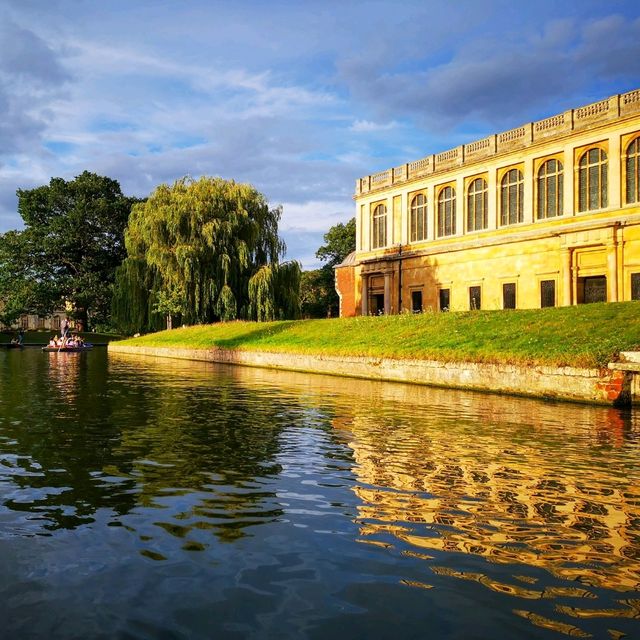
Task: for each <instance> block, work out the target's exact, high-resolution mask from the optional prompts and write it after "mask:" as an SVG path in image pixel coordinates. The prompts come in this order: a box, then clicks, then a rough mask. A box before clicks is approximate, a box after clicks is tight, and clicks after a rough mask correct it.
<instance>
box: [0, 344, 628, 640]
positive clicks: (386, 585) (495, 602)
mask: <svg viewBox="0 0 640 640" xmlns="http://www.w3.org/2000/svg"><path fill="white" fill-rule="evenodd" d="M58 355H59V356H60V357H59V358H56V357H55V356H58ZM0 356H2V357H0V383H1V384H0V537H2V538H3V539H4V540H5V541H8V540H10V539H17V540H20V539H22V538H26V537H28V536H47V537H50V538H52V539H53V541H54V542H55V540H57V539H60V540H62V539H64V540H66V541H67V544H69V538H68V537H67V534H73V535H74V536H76V535H77V536H79V537H82V540H83V543H82V544H83V546H82V547H78V549H79V548H82V554H83V555H84V556H85V557H86V562H87V563H89V562H91V563H93V564H95V563H98V564H99V565H100V566H103V567H112V566H117V564H118V562H123V563H125V564H126V565H127V575H128V580H129V583H130V584H131V585H134V584H136V583H137V581H141V584H144V585H145V586H144V588H145V589H147V591H146V593H148V589H149V588H150V587H149V584H154V583H155V581H157V580H158V576H159V575H165V574H166V575H167V576H170V577H171V579H172V580H178V577H179V576H180V577H182V576H183V575H191V576H192V578H191V580H192V581H191V582H190V583H189V585H190V586H187V584H186V583H184V582H180V580H178V582H177V583H176V584H179V585H182V586H180V587H178V590H177V591H173V590H171V592H170V593H168V594H166V595H167V598H168V599H162V598H161V597H160V596H158V598H159V599H158V600H157V601H156V605H158V606H161V607H166V608H167V610H168V611H171V612H173V611H174V609H173V607H174V603H173V600H175V599H179V595H180V594H183V595H184V597H185V598H187V599H191V600H198V598H200V597H203V596H201V595H200V594H204V593H208V592H209V591H211V590H213V591H212V593H214V592H215V594H216V602H224V603H226V604H227V605H228V606H227V607H226V608H224V609H222V610H221V609H216V608H215V607H213V605H212V603H211V602H205V601H202V603H201V604H202V607H203V608H202V609H201V610H199V611H205V610H206V611H208V612H211V611H214V610H215V611H217V615H218V622H219V624H223V623H222V622H221V621H226V622H225V624H226V623H228V624H229V625H230V626H228V627H225V630H226V632H227V634H229V633H231V634H232V635H233V632H238V633H239V634H240V636H243V635H244V636H245V637H246V633H244V632H240V631H238V629H244V631H246V630H247V628H246V627H245V626H242V625H244V624H245V621H246V620H245V619H246V618H247V617H248V618H250V619H251V620H252V621H253V622H252V623H251V624H252V625H253V626H252V627H251V628H253V629H255V630H262V631H263V632H264V630H265V628H266V627H265V624H267V623H266V622H265V620H269V621H270V622H269V624H273V625H275V627H274V628H278V629H279V630H280V632H281V634H283V635H284V636H287V635H289V636H290V637H305V636H309V637H326V636H327V635H332V634H335V633H339V634H342V635H343V636H344V635H345V634H347V635H349V634H350V635H351V636H358V635H363V633H364V630H365V629H369V631H370V633H369V635H372V636H376V637H387V636H385V633H386V631H385V630H388V632H389V636H388V637H392V636H393V637H395V635H397V632H398V629H402V630H403V631H404V630H406V631H411V633H407V634H406V635H411V634H412V633H414V632H415V633H417V632H418V630H419V629H420V628H422V626H421V625H422V623H421V622H420V621H421V620H423V618H424V615H426V614H425V612H428V615H429V617H430V621H431V625H432V627H433V629H435V631H434V633H435V635H436V636H438V637H469V633H471V635H473V636H474V637H477V638H484V637H487V638H488V637H496V636H497V635H500V633H499V628H500V625H508V626H509V628H511V629H513V630H514V631H513V634H512V637H525V636H524V635H523V634H527V635H526V637H553V635H555V634H558V633H560V634H564V635H570V636H577V637H587V636H589V635H591V636H596V637H615V634H623V633H626V634H628V635H630V636H631V637H632V636H633V633H634V632H635V633H640V631H639V630H640V626H639V623H638V619H639V618H640V609H639V606H638V603H639V600H638V598H639V597H640V594H639V593H638V592H639V591H640V463H639V458H638V453H639V451H640V418H639V416H638V413H637V412H636V413H632V412H627V413H624V412H620V411H618V410H615V409H606V408H597V407H589V406H582V405H567V404H552V403H542V402H536V401H531V400H518V399H507V398H502V397H499V396H491V395H482V394H470V393H465V392H456V391H447V390H440V389H428V388H421V387H415V386H406V385H400V384H384V383H378V382H366V381H359V380H348V379H339V378H331V377H325V376H309V375H303V374H294V373H288V372H277V371H265V370H259V369H250V368H241V367H221V366H217V365H207V364H202V363H189V362H181V361H175V360H155V359H153V358H136V357H132V356H124V355H123V356H119V355H118V356H116V355H112V356H111V357H109V358H108V359H107V354H106V352H104V351H102V352H100V351H94V352H92V353H91V354H41V353H24V354H13V353H8V354H0ZM16 356H23V357H16ZM24 356H26V357H24ZM52 356H53V357H52ZM116 532H120V533H116ZM73 539H74V538H72V540H73ZM79 539H80V538H78V540H79ZM73 548H76V547H74V544H73V543H71V549H73ZM66 553H67V554H68V553H69V552H66ZM56 557H57V558H66V557H67V556H66V555H65V554H64V553H62V552H60V551H58V552H57V555H56ZM23 562H24V563H26V564H28V563H27V561H26V560H23ZM60 562H61V560H60ZM65 562H66V560H65ZM141 562H144V563H146V564H140V563H141ZM149 563H150V564H151V565H153V566H154V567H158V569H153V570H152V569H149ZM114 571H115V569H114ZM150 571H151V572H152V573H151V576H152V577H147V576H148V575H149V572H150ZM25 572H26V569H25ZM158 572H160V573H158ZM162 572H165V573H162ZM118 576H119V578H118V579H121V576H120V574H118ZM147 581H149V582H147ZM233 585H236V586H235V587H234V586H233ZM20 588H22V587H20ZM140 588H141V589H142V588H143V587H142V586H141V587H140ZM89 592H90V589H89ZM249 594H252V595H249ZM275 594H278V595H277V597H276V595H275ZM302 594H306V595H304V596H303V595H302ZM364 594H367V595H366V597H365V595H364ZM87 597H89V596H87ZM1 598H2V588H1V585H0V600H1ZM248 599H253V601H254V606H248V607H247V606H246V603H247V601H248ZM267 601H268V602H269V605H268V606H267V605H266V602H267ZM319 602H322V603H324V604H323V605H322V606H323V608H322V609H321V610H318V606H319V605H318V603H319ZM159 603H161V604H159ZM241 603H244V604H243V606H244V607H246V608H245V609H243V611H244V613H243V615H244V616H245V618H243V622H242V624H241V623H240V622H238V621H237V620H236V621H235V622H231V618H232V617H233V615H234V614H232V611H235V609H234V607H240V606H241ZM454 603H457V604H454ZM6 606H8V605H6ZM119 606H120V607H121V608H122V610H126V611H128V609H127V607H128V605H126V606H125V605H124V604H121V605H119ZM149 606H151V605H149ZM458 608H460V610H461V611H463V612H464V614H463V615H460V613H459V611H458ZM1 612H2V605H0V613H1ZM362 612H366V615H365V614H364V613H362ZM122 615H125V614H122ZM176 615H177V614H176ZM125 617H126V616H125ZM234 620H235V619H234ZM497 621H499V622H497ZM507 621H508V622H507ZM163 624H164V625H165V627H166V625H169V626H170V627H171V629H172V630H173V631H172V633H173V634H174V635H173V636H171V637H209V635H210V634H208V633H206V632H203V633H202V634H200V635H199V634H198V633H191V632H190V633H185V634H183V635H181V632H180V629H183V627H182V626H180V625H184V624H185V623H184V621H183V622H181V623H177V622H176V621H175V620H173V622H166V621H165V622H164V623H163ZM465 624H467V625H469V626H468V627H464V626H463V625H465ZM483 624H487V628H483V627H482V625H483ZM171 625H175V626H171ZM234 625H236V626H234ZM238 625H239V626H238ZM490 625H493V626H490ZM496 625H497V626H496ZM519 625H520V626H519ZM10 628H11V627H10ZM44 628H48V627H44ZM189 628H190V627H189ZM465 628H466V629H467V632H466V633H465V631H464V629H465ZM16 629H18V630H20V628H19V627H16ZM470 629H471V630H472V631H471V632H469V630H470ZM524 630H526V631H524ZM256 633H258V631H256ZM394 634H395V635H394ZM456 634H457V635H456ZM474 634H475V635H474ZM548 634H552V635H551V636H549V635H548ZM150 635H154V633H152V634H150ZM401 635H402V634H401ZM76 637H80V636H79V635H78V634H76ZM230 637H231V636H230Z"/></svg>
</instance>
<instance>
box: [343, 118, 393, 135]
mask: <svg viewBox="0 0 640 640" xmlns="http://www.w3.org/2000/svg"><path fill="white" fill-rule="evenodd" d="M398 126H399V125H398V123H397V122H396V121H395V120H392V121H391V122H383V123H382V122H371V121H370V120H356V121H355V122H354V123H353V124H352V125H351V127H350V129H351V131H354V132H356V133H375V132H377V131H389V130H391V129H396V128H397V127H398Z"/></svg>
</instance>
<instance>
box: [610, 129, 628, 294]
mask: <svg viewBox="0 0 640 640" xmlns="http://www.w3.org/2000/svg"><path fill="white" fill-rule="evenodd" d="M607 158H608V160H609V162H608V165H609V167H608V171H607V177H608V182H609V184H608V185H607V192H608V198H607V199H608V204H607V206H608V207H611V208H612V209H613V208H615V209H618V208H619V207H620V206H622V202H623V200H624V199H623V197H622V193H621V187H622V179H621V176H620V160H619V158H620V135H613V136H611V137H610V138H609V153H608V154H607ZM612 302H613V301H612Z"/></svg>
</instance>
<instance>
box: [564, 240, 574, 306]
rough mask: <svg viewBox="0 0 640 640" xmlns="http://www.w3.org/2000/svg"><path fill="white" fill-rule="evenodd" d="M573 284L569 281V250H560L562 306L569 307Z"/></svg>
mask: <svg viewBox="0 0 640 640" xmlns="http://www.w3.org/2000/svg"><path fill="white" fill-rule="evenodd" d="M572 290H573V282H572V280H571V249H567V248H566V249H562V306H563V307H569V306H571V293H572Z"/></svg>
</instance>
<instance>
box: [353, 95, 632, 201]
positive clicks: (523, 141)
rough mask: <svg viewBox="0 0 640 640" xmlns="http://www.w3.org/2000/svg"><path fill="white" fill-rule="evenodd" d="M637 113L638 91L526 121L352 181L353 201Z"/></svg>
mask: <svg viewBox="0 0 640 640" xmlns="http://www.w3.org/2000/svg"><path fill="white" fill-rule="evenodd" d="M638 114H640V89H636V90H634V91H630V92H629V93H622V94H616V95H615V96H611V97H610V98H607V99H605V100H601V101H600V102H594V103H593V104H589V105H586V106H584V107H579V108H577V109H569V110H568V111H565V112H564V113H560V114H557V115H555V116H551V117H549V118H545V119H544V120H539V121H537V122H529V123H527V124H525V125H523V126H521V127H516V128H515V129H510V130H509V131H504V132H502V133H496V134H494V135H491V136H488V137H487V138H483V139H482V140H476V141H474V142H471V143H469V144H463V145H460V146H458V147H455V148H454V149H449V150H448V151H442V152H441V153H436V154H433V155H430V156H426V157H424V158H421V159H419V160H415V161H413V162H408V163H406V164H403V165H401V166H399V167H394V168H391V169H387V170H386V171H381V172H379V173H375V174H372V175H368V176H365V177H364V178H360V179H358V180H357V181H356V191H355V196H354V197H355V198H358V197H359V196H362V195H365V194H369V193H375V192H378V191H382V190H383V189H386V188H388V187H391V186H395V185H397V184H405V183H410V182H414V181H416V180H418V179H421V178H425V177H429V176H431V175H437V174H441V173H444V172H446V171H451V170H452V169H456V168H458V167H462V166H466V165H472V164H475V163H477V162H478V161H481V160H485V159H487V158H496V157H500V156H502V155H506V154H508V153H511V152H513V151H517V150H518V149H524V148H527V147H531V146H533V145H536V144H540V143H543V142H548V141H549V140H554V139H561V138H565V137H567V136H568V135H571V134H572V133H574V132H579V131H583V130H588V129H591V128H595V127H598V126H601V125H604V124H608V123H611V122H615V121H619V120H622V119H626V118H627V117H631V116H634V115H638Z"/></svg>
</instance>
